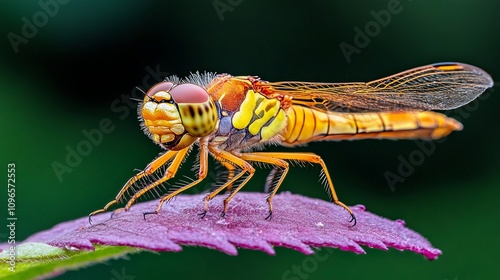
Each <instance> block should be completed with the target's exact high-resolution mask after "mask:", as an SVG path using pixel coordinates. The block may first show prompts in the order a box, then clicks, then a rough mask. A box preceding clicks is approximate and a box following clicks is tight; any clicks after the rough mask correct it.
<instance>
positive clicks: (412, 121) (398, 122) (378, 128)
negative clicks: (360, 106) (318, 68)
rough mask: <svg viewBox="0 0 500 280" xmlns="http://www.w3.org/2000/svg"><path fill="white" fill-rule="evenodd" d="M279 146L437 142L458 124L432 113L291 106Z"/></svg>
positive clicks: (458, 125)
mask: <svg viewBox="0 0 500 280" xmlns="http://www.w3.org/2000/svg"><path fill="white" fill-rule="evenodd" d="M287 119H288V123H287V128H286V133H285V134H284V136H283V137H284V139H283V142H284V144H288V145H295V144H301V143H307V142H312V141H323V140H354V139H366V138H378V139H437V138H441V137H444V136H446V135H448V134H449V133H450V132H452V131H453V130H461V129H462V124H460V123H459V122H458V121H456V120H454V119H451V118H448V117H446V116H445V115H443V114H439V113H435V112H379V113H355V114H354V113H339V112H324V111H320V110H315V109H312V108H308V107H304V106H300V105H293V106H291V107H290V108H289V110H288V112H287Z"/></svg>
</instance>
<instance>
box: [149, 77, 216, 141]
mask: <svg viewBox="0 0 500 280" xmlns="http://www.w3.org/2000/svg"><path fill="white" fill-rule="evenodd" d="M140 111H141V112H140V113H141V116H142V120H143V127H144V130H145V132H146V134H148V135H149V136H150V137H151V139H152V140H153V141H154V142H156V143H157V144H160V145H161V146H162V147H164V148H166V149H169V150H180V149H183V148H185V147H188V146H189V145H191V144H192V143H193V142H195V141H196V140H197V139H198V138H199V137H204V136H207V135H209V134H210V133H212V132H213V131H214V130H215V127H216V124H217V120H218V117H217V109H216V107H215V104H214V102H213V101H212V100H211V98H210V97H209V95H208V93H207V91H206V90H205V89H204V88H202V87H200V86H198V85H195V84H179V85H175V84H173V83H171V82H162V83H159V84H157V85H155V86H153V87H152V88H151V89H150V90H149V91H148V92H147V93H146V96H145V97H144V102H143V103H142V107H141V109H140Z"/></svg>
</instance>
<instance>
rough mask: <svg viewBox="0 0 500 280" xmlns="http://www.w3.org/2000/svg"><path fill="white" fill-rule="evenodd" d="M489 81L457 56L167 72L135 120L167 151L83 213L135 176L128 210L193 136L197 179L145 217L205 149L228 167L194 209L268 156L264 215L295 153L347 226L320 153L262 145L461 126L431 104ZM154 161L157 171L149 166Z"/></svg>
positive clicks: (200, 175)
mask: <svg viewBox="0 0 500 280" xmlns="http://www.w3.org/2000/svg"><path fill="white" fill-rule="evenodd" d="M492 86H493V80H492V78H491V77H490V76H489V75H488V74H487V73H486V72H485V71H484V70H482V69H480V68H477V67H475V66H472V65H468V64H463V63H436V64H430V65H426V66H422V67H417V68H414V69H410V70H407V71H404V72H401V73H398V74H395V75H391V76H388V77H385V78H382V79H378V80H374V81H371V82H349V83H322V82H299V81H285V82H268V81H264V80H262V79H260V78H259V77H257V76H231V75H229V74H219V75H216V74H215V73H202V74H200V73H198V72H197V73H192V74H191V75H190V76H188V77H186V78H183V79H181V78H178V77H177V76H171V77H168V78H166V79H165V80H164V81H163V82H160V83H158V84H156V85H154V86H153V87H151V88H150V89H149V90H148V91H147V92H146V93H145V96H144V99H143V100H141V102H140V105H139V110H138V112H139V119H140V122H141V127H142V130H143V131H144V132H145V133H146V135H148V136H149V137H150V138H151V140H152V141H153V142H154V143H156V144H158V145H159V146H160V147H161V148H163V149H164V150H166V151H165V152H164V153H163V154H161V155H160V156H158V157H157V158H156V159H154V160H153V161H152V162H151V163H149V164H148V165H147V166H146V168H145V169H144V170H142V171H140V172H139V173H137V174H136V175H135V176H133V177H132V178H130V179H129V180H128V181H127V182H126V184H125V185H124V186H123V187H122V189H121V190H120V192H119V193H118V194H117V196H116V198H115V199H113V200H112V201H110V202H109V203H107V204H106V205H105V206H104V207H103V208H102V209H99V210H96V211H94V212H92V213H90V214H89V222H91V217H92V216H93V215H96V214H98V213H101V212H105V211H107V210H108V209H109V208H110V207H111V206H113V205H115V204H118V203H119V202H120V201H121V200H123V199H124V197H125V195H126V193H127V192H128V191H130V189H131V188H132V189H133V188H134V186H135V188H136V189H134V192H133V195H130V196H129V199H128V201H126V205H125V206H124V207H122V208H118V209H116V210H115V211H114V212H113V214H116V213H119V212H121V211H128V210H129V209H130V207H131V206H132V204H134V203H135V202H136V201H137V200H138V199H139V198H140V197H141V196H143V195H144V194H146V193H148V192H150V191H152V190H154V189H156V188H158V186H160V185H162V184H164V183H166V182H167V181H169V180H171V179H172V178H174V177H175V175H176V174H177V171H178V170H179V168H180V166H181V164H182V162H183V161H184V159H185V158H186V157H187V156H188V154H189V152H190V151H191V150H192V149H193V146H198V149H197V151H198V159H199V160H198V161H197V167H198V168H197V176H196V179H194V180H192V181H191V182H188V183H186V184H183V185H181V186H178V187H177V188H175V189H173V190H170V191H168V192H167V194H165V195H163V196H161V198H160V201H159V203H158V207H157V208H156V210H154V211H152V212H146V213H144V217H146V215H147V214H157V213H158V212H159V211H160V210H161V208H162V206H163V204H164V203H165V202H167V201H169V200H170V199H172V198H174V197H175V196H177V195H178V194H180V193H182V192H184V191H186V190H188V189H190V188H193V187H194V186H196V185H197V184H198V183H200V182H201V181H202V180H203V179H205V178H206V177H207V174H208V170H209V167H208V162H209V157H210V156H212V157H213V158H214V159H215V161H216V162H219V163H220V164H221V166H222V168H223V169H224V170H225V171H226V173H227V176H225V180H224V181H223V182H221V183H219V184H218V185H216V186H215V188H214V189H213V190H212V191H211V192H210V193H208V194H207V195H206V196H205V198H204V200H203V201H204V211H203V212H202V213H200V216H201V217H204V216H205V214H206V213H207V211H208V208H209V207H208V206H209V202H210V200H212V199H213V198H214V197H215V196H217V195H218V194H219V193H220V192H222V191H223V190H227V193H228V196H227V197H226V198H225V199H224V200H223V210H222V213H221V216H224V215H225V214H226V212H227V210H228V204H229V202H230V200H231V199H232V198H233V197H234V196H235V195H236V194H237V193H238V191H240V190H241V189H242V188H243V187H244V186H245V184H246V183H247V182H249V180H250V179H251V178H252V176H253V175H254V173H255V170H256V169H255V167H254V165H255V164H265V165H269V166H271V167H272V169H271V172H270V173H269V175H268V177H267V179H266V184H265V190H266V191H267V192H268V196H267V205H268V209H269V213H268V216H267V217H266V219H271V217H272V213H273V206H272V200H273V197H274V195H275V194H276V192H277V191H278V189H279V187H280V185H281V184H282V182H283V181H284V178H285V176H286V175H287V173H288V171H289V169H290V163H294V162H299V163H311V164H317V165H319V166H320V167H321V170H322V177H323V184H325V187H326V188H325V189H326V190H327V193H328V195H329V198H330V200H331V201H332V202H333V203H334V204H336V205H339V206H341V207H342V208H344V209H345V210H346V211H347V212H348V213H349V214H350V220H349V223H352V225H353V226H354V225H355V224H356V217H355V215H354V214H353V212H352V211H351V209H349V207H348V206H347V205H345V204H344V203H342V202H341V201H340V200H339V199H338V196H337V194H336V192H335V188H334V185H333V182H332V179H331V176H330V173H329V172H328V169H327V166H326V164H325V162H324V161H323V159H322V158H321V157H320V156H319V155H317V154H314V153H306V152H265V151H263V149H264V148H265V147H266V146H269V145H281V146H285V147H295V146H298V145H303V144H307V143H310V142H314V141H339V140H354V139H425V140H433V139H438V138H441V137H444V136H447V135H448V134H450V133H451V132H452V131H456V130H461V129H462V124H461V123H460V122H458V121H456V120H455V119H453V118H449V117H447V116H446V115H444V114H441V113H437V112H432V110H451V109H455V108H458V107H460V106H463V105H465V104H467V103H469V102H471V101H472V100H474V99H475V98H476V97H478V96H479V95H480V94H481V93H483V92H484V91H485V90H486V89H488V88H490V87H492ZM161 168H163V169H161ZM158 170H161V172H160V174H159V175H156V176H152V175H153V174H157V173H155V172H158ZM195 173H196V171H195ZM145 178H146V179H147V180H145ZM139 182H142V184H139V185H140V187H137V184H138V183H139ZM144 182H146V183H144Z"/></svg>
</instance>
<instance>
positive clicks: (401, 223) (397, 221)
mask: <svg viewBox="0 0 500 280" xmlns="http://www.w3.org/2000/svg"><path fill="white" fill-rule="evenodd" d="M395 222H396V223H398V224H400V225H402V226H406V222H405V221H404V220H400V219H397V220H395Z"/></svg>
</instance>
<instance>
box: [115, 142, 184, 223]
mask: <svg viewBox="0 0 500 280" xmlns="http://www.w3.org/2000/svg"><path fill="white" fill-rule="evenodd" d="M188 152H189V147H188V148H185V149H183V150H180V151H177V152H175V157H174V159H173V160H172V163H170V166H169V167H168V168H167V170H166V171H165V174H163V177H161V178H160V179H159V180H157V181H155V182H153V183H151V184H149V185H147V186H146V187H144V188H142V189H140V190H139V191H137V192H136V193H135V194H134V195H133V196H132V197H131V198H130V199H129V201H128V202H127V204H126V205H125V207H123V208H119V209H116V210H115V211H114V213H113V214H117V213H120V212H122V211H128V209H130V207H131V206H132V204H134V202H135V201H137V199H139V197H141V196H142V195H143V194H145V193H146V192H148V191H150V190H152V189H154V188H155V187H157V186H159V185H161V184H162V183H164V182H166V181H167V180H169V179H171V178H173V177H174V176H175V174H176V173H177V170H179V167H180V166H181V163H182V161H183V160H184V158H185V157H186V156H187V154H188Z"/></svg>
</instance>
